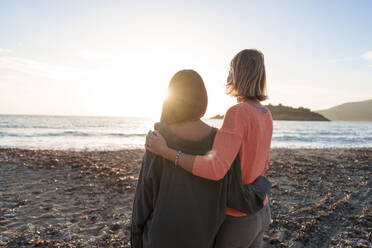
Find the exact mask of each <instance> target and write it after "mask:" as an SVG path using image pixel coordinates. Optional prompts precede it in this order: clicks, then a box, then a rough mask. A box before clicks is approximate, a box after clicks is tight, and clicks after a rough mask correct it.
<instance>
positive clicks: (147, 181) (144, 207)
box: [131, 151, 156, 248]
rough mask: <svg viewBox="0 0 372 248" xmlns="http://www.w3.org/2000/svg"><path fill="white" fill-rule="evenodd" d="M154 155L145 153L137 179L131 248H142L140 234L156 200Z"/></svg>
mask: <svg viewBox="0 0 372 248" xmlns="http://www.w3.org/2000/svg"><path fill="white" fill-rule="evenodd" d="M155 157H156V156H155V155H154V154H152V153H150V152H147V151H146V152H145V155H144V157H143V159H142V166H141V170H140V174H139V177H138V182H137V187H136V193H135V196H134V202H133V211H132V223H131V247H132V248H142V247H143V243H142V234H143V231H144V228H145V225H146V222H147V220H148V219H149V218H150V216H151V214H152V212H153V209H154V202H155V198H156V194H155V189H154V176H153V173H152V171H153V170H151V167H152V164H153V163H154V160H155Z"/></svg>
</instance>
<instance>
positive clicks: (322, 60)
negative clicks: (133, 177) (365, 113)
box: [0, 0, 372, 118]
mask: <svg viewBox="0 0 372 248" xmlns="http://www.w3.org/2000/svg"><path fill="white" fill-rule="evenodd" d="M371 13H372V1H368V0H366V1H362V0H356V1H343V0H340V1H338V0H329V1H317V0H314V1H296V0H292V1H288V0H287V1H286V0H283V1H275V0H272V1H216V0H215V1H125V0H121V1H120V0H117V1H110V0H105V1H95V0H89V1H88V0H85V1H84V0H82V1H74V0H64V1H48V0H44V1H39V0H33V1H26V0H25V1H21V0H19V1H12V0H10V1H7V0H3V1H1V2H0V37H1V38H0V114H41V115H91V116H96V115H98V116H138V117H155V118H156V117H158V116H159V115H160V112H161V105H162V101H163V99H164V97H165V96H166V93H167V85H168V83H169V80H170V78H171V77H172V76H173V74H174V73H176V72H177V71H178V70H181V69H194V70H196V71H197V72H199V73H200V75H201V76H202V78H203V79H204V82H205V85H206V88H207V91H208V96H209V105H208V110H207V113H206V116H213V115H215V114H223V113H224V112H225V111H226V110H227V109H228V108H229V107H230V106H231V105H233V104H235V99H233V98H231V97H229V96H226V95H225V83H226V78H227V74H228V71H229V64H230V60H231V59H232V57H233V56H234V55H235V54H236V53H238V52H239V51H240V50H242V49H246V48H256V49H258V50H260V51H262V52H263V53H264V55H265V65H266V72H267V87H268V95H269V100H267V101H265V102H264V104H267V103H271V104H278V103H281V104H284V105H289V106H293V107H300V106H303V107H307V108H310V109H312V110H319V109H325V108H329V107H332V106H335V105H338V104H342V103H344V102H350V101H362V100H367V99H371V98H372V35H371V34H372V15H371Z"/></svg>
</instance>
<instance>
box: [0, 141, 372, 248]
mask: <svg viewBox="0 0 372 248" xmlns="http://www.w3.org/2000/svg"><path fill="white" fill-rule="evenodd" d="M142 155H143V150H122V151H102V152H71V151H52V150H20V149H0V247H58V246H59V247H87V246H89V247H130V240H129V233H130V219H131V208H132V200H133V194H134V191H135V185H136V180H137V177H138V173H139V169H140V163H141V159H142ZM371 175H372V149H371V148H369V149H273V150H272V151H271V162H270V169H269V171H268V173H267V176H268V178H269V179H270V180H271V182H272V184H273V188H272V191H271V196H270V203H271V208H272V217H273V218H272V223H271V227H270V230H269V231H268V232H267V233H266V235H265V241H266V247H368V246H369V245H368V244H370V243H372V237H371V233H372V209H371V205H372V204H371V203H372V202H371V199H372V193H371V182H370V179H371Z"/></svg>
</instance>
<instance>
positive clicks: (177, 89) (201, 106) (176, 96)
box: [160, 70, 208, 124]
mask: <svg viewBox="0 0 372 248" xmlns="http://www.w3.org/2000/svg"><path fill="white" fill-rule="evenodd" d="M207 105H208V95H207V90H206V89H205V86H204V82H203V79H202V78H201V76H200V75H199V74H198V73H197V72H196V71H194V70H182V71H179V72H177V73H176V74H174V76H173V77H172V79H171V80H170V82H169V86H168V97H167V98H166V99H165V100H164V102H163V109H162V113H161V118H160V122H162V123H166V124H174V123H180V122H185V121H192V120H198V119H200V118H201V117H202V116H203V115H204V114H205V111H206V109H207Z"/></svg>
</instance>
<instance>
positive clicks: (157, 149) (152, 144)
mask: <svg viewBox="0 0 372 248" xmlns="http://www.w3.org/2000/svg"><path fill="white" fill-rule="evenodd" d="M145 147H146V149H147V150H148V151H150V152H152V153H154V154H156V155H160V156H161V155H162V154H163V153H164V151H165V150H166V149H167V148H168V146H167V142H166V140H165V139H164V137H163V136H162V135H161V134H160V133H159V132H158V131H149V132H148V133H147V135H146V145H145Z"/></svg>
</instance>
